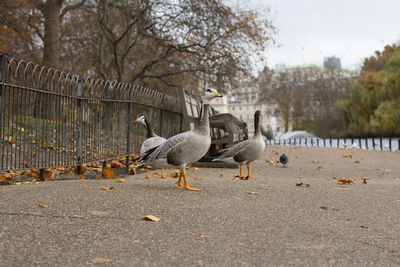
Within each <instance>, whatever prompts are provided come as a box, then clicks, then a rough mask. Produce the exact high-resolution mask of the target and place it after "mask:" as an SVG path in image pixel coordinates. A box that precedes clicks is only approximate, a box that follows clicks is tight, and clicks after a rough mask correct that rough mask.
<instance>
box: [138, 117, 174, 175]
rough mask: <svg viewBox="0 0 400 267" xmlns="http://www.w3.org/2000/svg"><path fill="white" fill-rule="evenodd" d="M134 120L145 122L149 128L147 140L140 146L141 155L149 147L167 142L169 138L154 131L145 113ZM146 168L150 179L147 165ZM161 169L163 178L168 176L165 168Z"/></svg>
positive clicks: (147, 128)
mask: <svg viewBox="0 0 400 267" xmlns="http://www.w3.org/2000/svg"><path fill="white" fill-rule="evenodd" d="M133 122H134V123H141V124H143V125H144V127H145V128H146V130H147V134H146V140H144V141H143V143H142V146H141V147H140V155H142V154H144V153H145V152H146V151H148V150H149V149H152V148H154V147H157V146H159V145H161V144H162V143H164V142H165V140H167V139H165V138H163V137H160V136H158V135H156V134H155V133H154V131H153V128H152V127H151V124H150V122H149V120H148V119H147V117H146V116H145V115H144V114H142V115H139V116H138V117H137V119H136V120H134V121H133ZM145 168H146V179H149V178H150V177H149V174H148V166H147V165H145ZM161 171H162V172H161V178H167V177H166V176H165V174H164V168H162V169H161Z"/></svg>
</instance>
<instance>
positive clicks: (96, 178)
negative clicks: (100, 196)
mask: <svg viewBox="0 0 400 267" xmlns="http://www.w3.org/2000/svg"><path fill="white" fill-rule="evenodd" d="M93 180H103V178H100V177H95V178H93Z"/></svg>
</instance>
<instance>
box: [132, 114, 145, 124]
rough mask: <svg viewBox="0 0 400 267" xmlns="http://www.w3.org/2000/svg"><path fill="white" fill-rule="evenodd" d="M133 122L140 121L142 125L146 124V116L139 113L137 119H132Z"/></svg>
mask: <svg viewBox="0 0 400 267" xmlns="http://www.w3.org/2000/svg"><path fill="white" fill-rule="evenodd" d="M133 122H134V123H137V122H138V123H141V124H143V125H144V126H147V125H146V116H145V115H140V116H139V117H137V119H136V120H134V121H133Z"/></svg>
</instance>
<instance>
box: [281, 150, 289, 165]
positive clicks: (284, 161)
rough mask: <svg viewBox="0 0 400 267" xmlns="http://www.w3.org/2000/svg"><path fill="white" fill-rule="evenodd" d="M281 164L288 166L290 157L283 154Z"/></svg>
mask: <svg viewBox="0 0 400 267" xmlns="http://www.w3.org/2000/svg"><path fill="white" fill-rule="evenodd" d="M279 162H280V163H282V164H283V166H284V167H286V166H287V164H288V162H289V158H288V156H287V155H286V154H285V153H283V154H282V155H281V156H280V157H279Z"/></svg>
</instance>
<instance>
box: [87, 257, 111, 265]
mask: <svg viewBox="0 0 400 267" xmlns="http://www.w3.org/2000/svg"><path fill="white" fill-rule="evenodd" d="M88 262H90V263H94V264H103V263H110V262H112V260H111V259H105V258H93V259H90V260H88Z"/></svg>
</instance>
